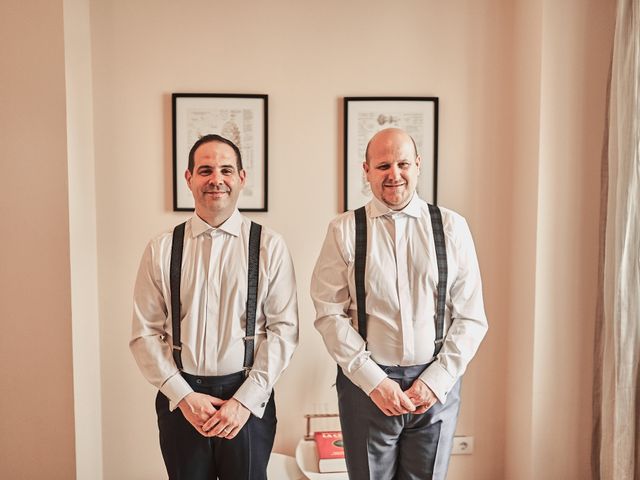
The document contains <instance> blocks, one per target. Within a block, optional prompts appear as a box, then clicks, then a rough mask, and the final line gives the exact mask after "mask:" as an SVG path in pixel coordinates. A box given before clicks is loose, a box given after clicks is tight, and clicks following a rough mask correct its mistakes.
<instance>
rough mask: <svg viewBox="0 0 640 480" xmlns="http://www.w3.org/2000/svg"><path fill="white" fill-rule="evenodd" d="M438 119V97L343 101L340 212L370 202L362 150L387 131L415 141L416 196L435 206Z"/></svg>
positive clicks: (357, 98)
mask: <svg viewBox="0 0 640 480" xmlns="http://www.w3.org/2000/svg"><path fill="white" fill-rule="evenodd" d="M438 115H439V99H438V97H344V211H347V210H353V209H355V208H358V207H360V206H362V205H364V204H365V203H367V202H368V201H369V199H370V198H371V190H370V188H369V184H368V182H367V181H366V177H365V175H364V171H363V169H362V163H363V162H364V153H365V149H366V146H367V143H368V142H369V140H370V139H371V137H372V136H373V135H374V134H375V133H376V132H377V131H379V130H382V129H384V128H389V127H398V128H402V129H403V130H405V131H406V132H407V133H409V135H411V136H412V137H413V139H414V140H415V142H416V145H417V147H418V153H419V154H420V157H421V159H422V163H421V169H420V176H419V177H418V185H417V191H418V194H419V195H420V197H421V198H422V199H423V200H425V201H427V202H429V203H432V204H434V205H437V198H438Z"/></svg>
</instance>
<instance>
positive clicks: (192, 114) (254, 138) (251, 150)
mask: <svg viewBox="0 0 640 480" xmlns="http://www.w3.org/2000/svg"><path fill="white" fill-rule="evenodd" d="M171 104H172V123H173V125H172V126H173V210H174V211H176V212H183V211H193V210H194V207H195V206H194V201H193V196H192V195H191V192H190V190H189V189H188V187H187V185H186V182H185V180H184V172H185V170H186V169H187V165H188V157H189V150H190V149H191V147H192V146H193V144H194V143H195V142H196V140H198V138H200V137H202V136H204V135H207V134H211V133H215V134H218V135H221V136H223V137H225V138H228V139H229V140H231V141H233V142H234V143H236V145H237V146H238V148H239V149H240V152H241V154H242V163H243V168H244V169H245V170H246V172H247V180H246V183H245V186H244V188H243V190H242V192H241V193H240V197H239V198H238V209H239V210H241V211H244V212H266V211H268V199H269V195H268V178H269V175H268V165H269V163H268V152H269V149H268V112H269V98H268V95H265V94H240V93H173V94H172V95H171Z"/></svg>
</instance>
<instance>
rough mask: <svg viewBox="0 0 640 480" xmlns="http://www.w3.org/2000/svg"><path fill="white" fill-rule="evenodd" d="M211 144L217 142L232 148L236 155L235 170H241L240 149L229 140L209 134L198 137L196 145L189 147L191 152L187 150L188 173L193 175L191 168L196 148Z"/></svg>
mask: <svg viewBox="0 0 640 480" xmlns="http://www.w3.org/2000/svg"><path fill="white" fill-rule="evenodd" d="M211 142H219V143H224V144H227V145H229V146H230V147H231V148H233V151H234V152H235V154H236V168H237V169H238V171H240V170H242V155H241V154H240V149H239V148H238V146H237V145H236V144H235V143H233V142H232V141H231V140H229V139H228V138H224V137H222V136H220V135H217V134H214V133H211V134H209V135H204V136H202V137H200V138H199V139H198V140H196V143H194V144H193V147H191V150H189V166H188V168H189V171H190V172H191V173H193V166H194V164H195V158H194V157H195V154H196V150H197V149H198V147H200V145H204V144H205V143H211Z"/></svg>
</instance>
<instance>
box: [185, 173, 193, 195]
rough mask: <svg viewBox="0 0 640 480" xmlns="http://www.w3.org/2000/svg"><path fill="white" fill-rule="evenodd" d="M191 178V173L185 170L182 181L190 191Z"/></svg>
mask: <svg viewBox="0 0 640 480" xmlns="http://www.w3.org/2000/svg"><path fill="white" fill-rule="evenodd" d="M191 177H192V175H191V172H190V171H189V169H188V168H187V169H186V170H185V171H184V179H185V180H186V181H187V186H188V187H189V190H191Z"/></svg>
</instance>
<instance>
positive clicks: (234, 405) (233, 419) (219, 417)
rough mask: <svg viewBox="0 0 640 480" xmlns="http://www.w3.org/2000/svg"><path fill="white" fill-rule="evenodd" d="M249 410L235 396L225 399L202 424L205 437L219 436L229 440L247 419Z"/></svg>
mask: <svg viewBox="0 0 640 480" xmlns="http://www.w3.org/2000/svg"><path fill="white" fill-rule="evenodd" d="M250 415H251V412H250V411H249V409H248V408H247V407H245V406H244V405H242V404H241V403H240V402H239V401H238V400H236V399H235V398H231V399H229V400H227V401H226V402H225V403H224V404H223V405H222V406H221V407H219V408H218V411H217V412H216V413H215V414H214V415H213V416H212V417H211V418H210V419H209V420H207V422H206V423H205V424H204V425H202V432H203V434H204V435H205V436H207V437H220V438H226V439H227V440H231V439H232V438H234V437H235V436H236V435H237V434H238V432H240V430H241V429H242V427H244V424H245V423H247V420H249V416H250Z"/></svg>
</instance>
